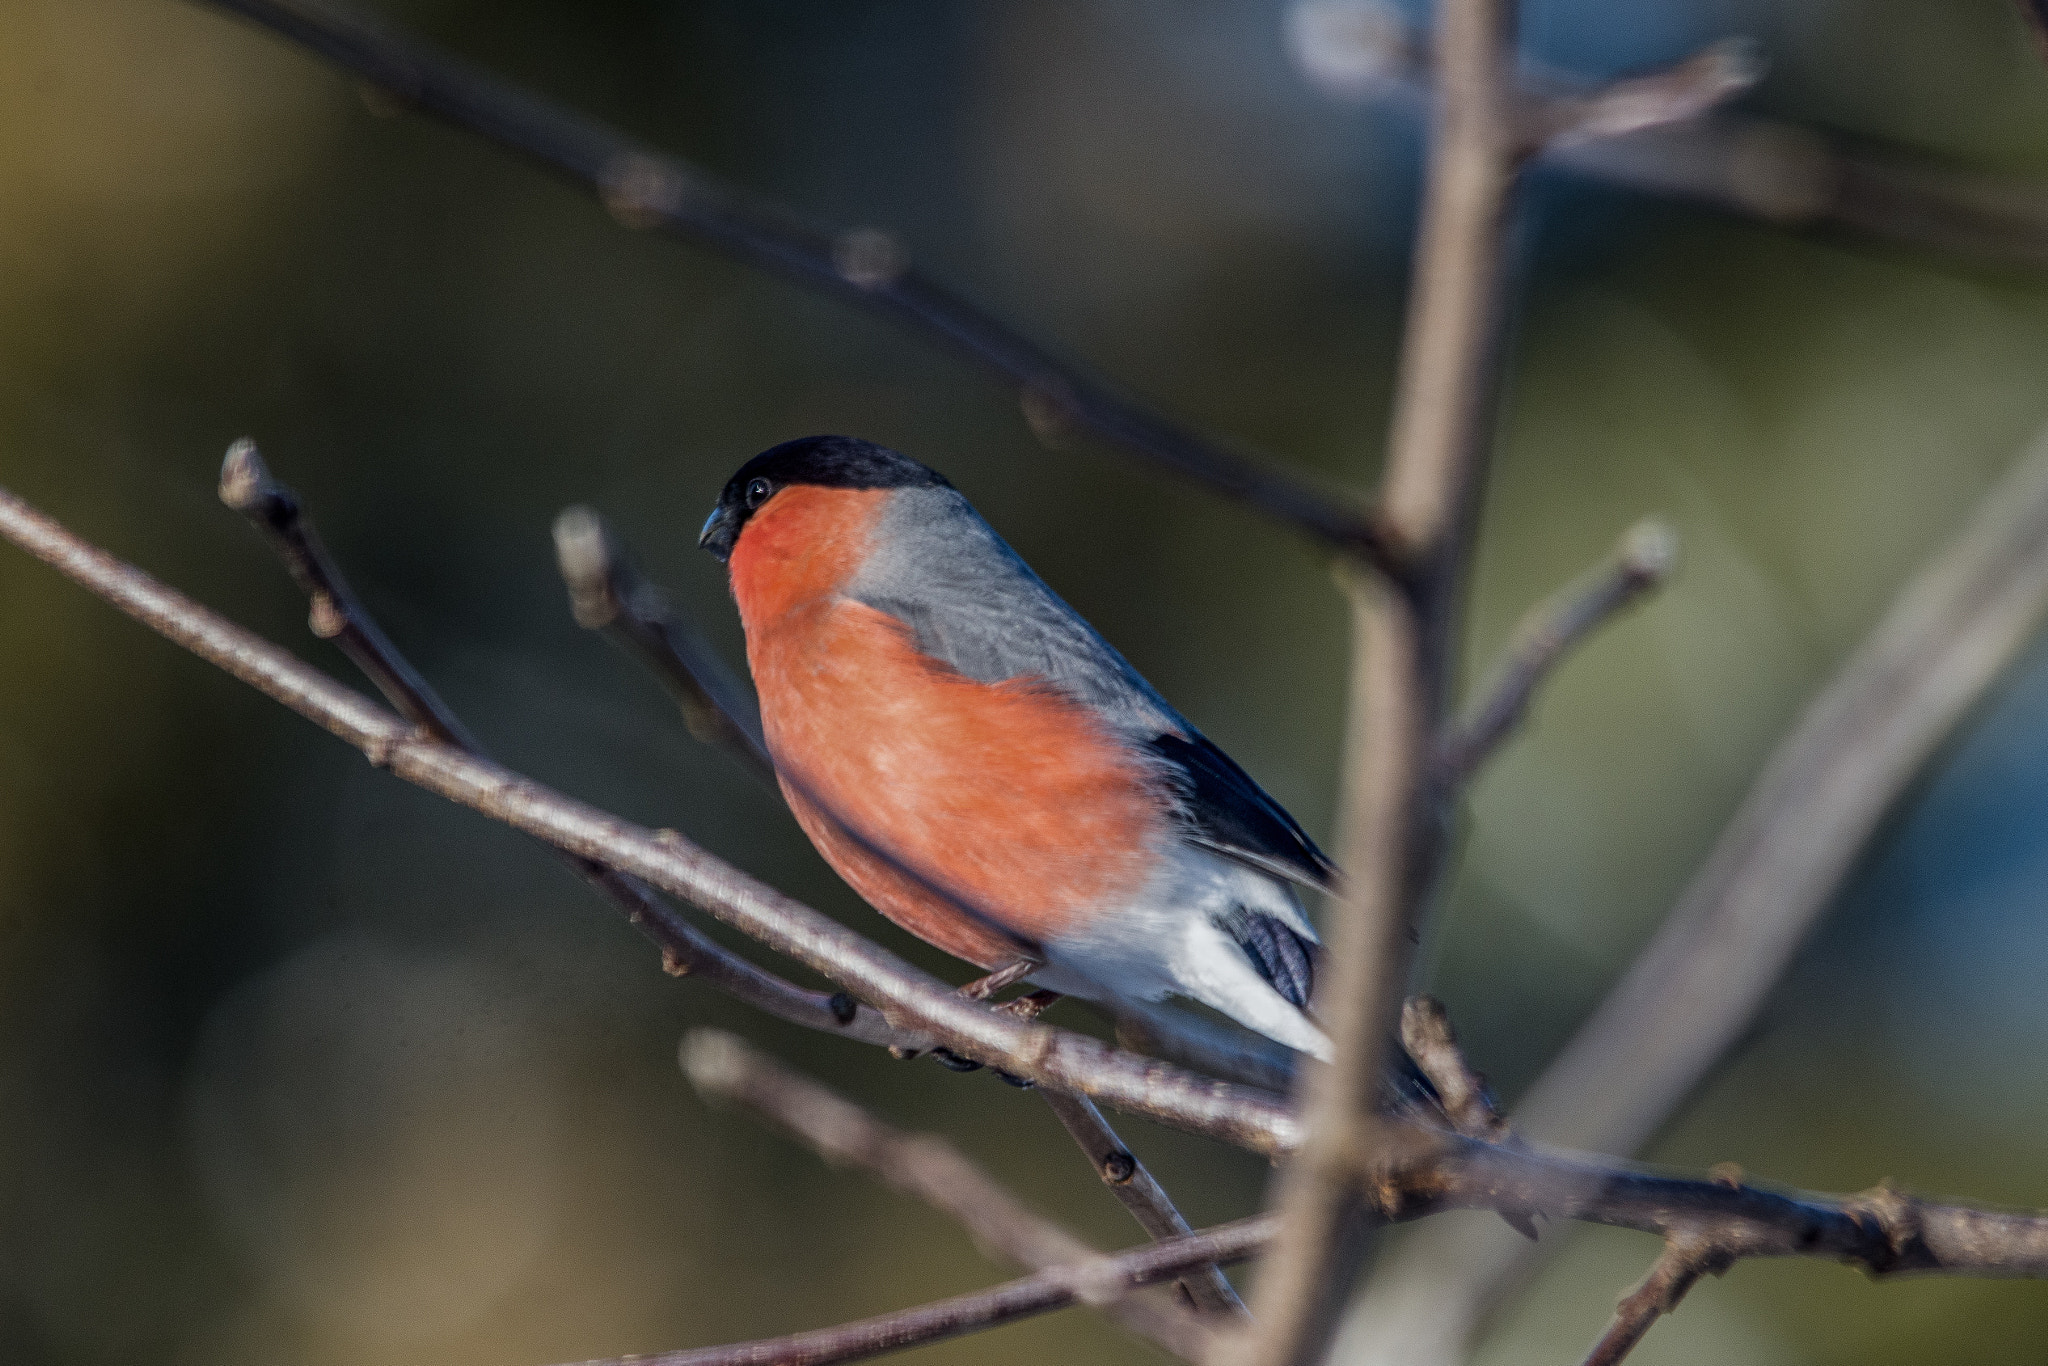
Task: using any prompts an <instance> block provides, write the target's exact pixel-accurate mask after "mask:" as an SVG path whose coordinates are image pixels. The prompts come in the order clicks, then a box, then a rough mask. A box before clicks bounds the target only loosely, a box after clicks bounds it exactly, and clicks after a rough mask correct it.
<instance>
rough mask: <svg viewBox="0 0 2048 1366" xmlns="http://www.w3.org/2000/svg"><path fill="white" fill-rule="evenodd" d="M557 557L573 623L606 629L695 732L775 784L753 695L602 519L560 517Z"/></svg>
mask: <svg viewBox="0 0 2048 1366" xmlns="http://www.w3.org/2000/svg"><path fill="white" fill-rule="evenodd" d="M555 559H556V561H557V562H558V563H559V564H560V566H561V570H562V581H563V583H565V584H566V585H567V586H568V589H569V607H570V610H571V611H572V612H573V613H574V614H575V617H576V624H577V625H578V626H582V627H585V628H587V629H589V630H593V631H602V632H604V633H605V635H607V636H609V637H610V638H611V639H612V641H613V642H614V643H616V644H617V645H619V646H620V647H621V648H623V649H624V650H625V651H626V652H627V653H628V654H631V655H633V656H634V657H635V658H637V659H638V660H639V661H640V662H641V663H642V664H645V665H646V666H647V667H648V668H649V669H650V670H652V671H653V673H654V676H655V677H656V678H658V679H660V680H661V681H662V684H663V686H665V687H666V688H667V689H668V691H669V695H670V696H672V697H673V698H675V700H676V705H677V706H678V707H680V708H681V709H682V713H683V723H684V724H685V725H686V726H688V727H689V730H690V734H692V735H694V736H696V737H697V739H699V740H701V741H703V742H704V743H705V744H707V745H712V746H715V747H717V748H719V749H723V750H725V751H726V752H727V753H728V754H730V755H732V756H733V757H734V758H735V759H738V760H739V761H740V763H741V764H742V765H743V766H745V768H746V769H747V771H748V772H749V773H752V774H753V775H754V776H755V777H756V778H758V779H760V780H761V781H762V782H764V783H766V784H767V785H768V786H769V787H771V788H772V787H774V786H775V764H774V762H773V761H772V760H770V759H769V757H768V745H767V742H766V741H765V740H763V739H762V738H761V712H760V708H759V707H757V706H756V705H755V703H754V698H753V694H752V693H751V692H750V691H749V690H748V688H747V685H746V684H745V683H743V682H741V681H740V679H739V678H738V677H737V676H735V675H734V673H733V671H732V670H731V669H729V668H727V667H726V664H725V661H724V660H722V659H720V658H719V657H718V652H717V651H716V650H713V649H712V648H711V645H710V643H709V642H707V641H706V640H705V639H704V637H703V636H702V635H700V634H699V633H698V631H697V629H696V628H695V627H694V626H692V625H691V624H690V623H689V622H688V621H687V620H685V619H684V618H683V617H681V616H678V615H677V614H676V611H675V609H674V608H672V607H671V606H669V601H668V595H667V594H665V593H663V592H662V591H661V589H660V588H658V587H656V586H655V585H654V584H653V583H652V582H650V581H649V580H648V579H647V578H646V576H644V575H643V574H641V572H640V569H639V567H638V566H637V565H635V564H634V563H633V557H632V556H631V555H630V554H628V553H627V551H626V548H625V547H624V546H623V545H621V544H620V543H619V541H618V538H617V537H615V536H613V535H612V531H611V528H610V527H608V526H606V525H605V521H604V519H603V518H602V517H600V516H598V515H597V514H596V513H595V512H593V511H591V510H590V509H589V508H586V507H572V508H568V509H566V510H565V511H564V512H563V513H562V515H561V516H559V517H557V518H555Z"/></svg>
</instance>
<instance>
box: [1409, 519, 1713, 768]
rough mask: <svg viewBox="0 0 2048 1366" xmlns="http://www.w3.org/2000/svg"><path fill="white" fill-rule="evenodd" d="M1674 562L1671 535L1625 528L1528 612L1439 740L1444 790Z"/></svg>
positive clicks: (1655, 526) (1655, 524)
mask: <svg viewBox="0 0 2048 1366" xmlns="http://www.w3.org/2000/svg"><path fill="white" fill-rule="evenodd" d="M1677 562H1678V538H1677V536H1676V535H1674V534H1673V532H1672V531H1671V529H1670V527H1668V526H1667V525H1666V524H1665V523H1663V522H1662V521H1659V520H1657V519H1655V518H1649V519H1646V520H1644V521H1641V522H1638V523H1636V525H1635V526H1633V527H1631V528H1629V530H1628V532H1627V533H1626V534H1625V535H1623V536H1622V538H1621V542H1620V544H1618V545H1617V546H1616V547H1615V550H1614V554H1613V556H1612V557H1611V558H1610V559H1609V560H1608V561H1607V563H1606V564H1604V565H1602V566H1601V567H1600V568H1599V569H1597V570H1595V571H1594V572H1593V573H1592V574H1591V575H1590V576H1589V577H1588V578H1586V579H1584V580H1583V581H1581V582H1579V583H1577V584H1573V585H1570V586H1568V587H1566V588H1564V589H1563V590H1561V591H1560V592H1558V593H1557V594H1555V595H1553V596H1552V597H1551V598H1549V599H1548V600H1547V601H1545V602H1542V603H1539V604H1538V605H1537V606H1536V607H1534V608H1532V609H1530V611H1529V612H1528V614H1527V615H1526V616H1524V617H1523V618H1522V620H1521V623H1520V624H1519V625H1517V626H1516V628H1515V634H1514V639H1513V642H1512V643H1511V644H1510V645H1509V647H1508V656H1507V659H1506V661H1505V662H1504V663H1503V664H1502V665H1501V666H1500V669H1499V672H1498V674H1497V676H1496V677H1495V679H1494V681H1493V684H1492V686H1491V688H1490V689H1489V690H1488V691H1487V692H1486V693H1485V694H1484V695H1483V696H1482V697H1481V699H1480V701H1479V702H1478V703H1477V704H1476V705H1475V706H1473V707H1472V708H1471V709H1470V710H1469V711H1467V712H1466V714H1465V716H1464V717H1463V718H1462V719H1461V720H1459V721H1458V722H1457V723H1456V724H1455V725H1453V726H1452V727H1451V730H1450V733H1449V734H1448V735H1447V736H1446V737H1445V738H1444V739H1443V740H1442V742H1441V743H1440V744H1439V745H1438V748H1437V768H1438V779H1439V782H1440V783H1441V784H1442V788H1443V791H1444V792H1445V793H1446V794H1449V793H1453V792H1456V791H1457V790H1458V788H1460V787H1462V786H1463V785H1464V784H1465V783H1466V782H1468V781H1469V780H1470V779H1471V777H1472V775H1473V774H1474V773H1475V772H1477V771H1478V768H1479V766H1480V765H1481V764H1482V763H1484V762H1485V761H1486V759H1487V757H1488V756H1489V755H1491V754H1492V753H1493V752H1494V751H1495V750H1497V749H1498V748H1499V747H1500V745H1501V742H1502V741H1504V740H1506V739H1507V737H1508V736H1509V735H1511V734H1513V733H1514V731H1515V728H1516V727H1517V726H1519V725H1520V724H1521V723H1522V718H1523V717H1524V716H1525V715H1526V714H1527V712H1528V709H1529V702H1530V699H1531V698H1533V697H1534V696H1535V694H1536V689H1537V688H1538V687H1540V686H1541V685H1542V684H1543V681H1544V680H1545V679H1546V678H1548V677H1549V675H1550V672H1551V670H1552V669H1554V668H1555V667H1556V666H1557V664H1558V661H1560V660H1561V659H1563V657H1564V655H1565V652H1566V651H1568V650H1570V649H1571V648H1572V647H1573V646H1575V645H1577V644H1578V643H1579V642H1580V641H1582V640H1584V639H1585V638H1586V637H1587V636H1589V635H1591V634H1592V633H1593V632H1594V631H1595V630H1597V629H1598V628H1599V627H1600V626H1602V625H1604V624H1605V623H1607V622H1608V621H1611V620H1612V619H1613V618H1614V617H1615V616H1617V615H1618V614H1619V613H1621V612H1622V611H1623V610H1624V609H1626V608H1628V607H1629V606H1631V605H1633V604H1634V603H1636V602H1637V601H1639V600H1640V599H1641V598H1642V597H1643V596H1644V595H1646V594H1648V593H1649V592H1650V591H1651V590H1653V589H1655V588H1657V587H1659V586H1660V585H1661V584H1663V583H1664V582H1665V580H1667V579H1668V578H1670V576H1671V571H1672V570H1673V569H1674V568H1675V567H1676V565H1677Z"/></svg>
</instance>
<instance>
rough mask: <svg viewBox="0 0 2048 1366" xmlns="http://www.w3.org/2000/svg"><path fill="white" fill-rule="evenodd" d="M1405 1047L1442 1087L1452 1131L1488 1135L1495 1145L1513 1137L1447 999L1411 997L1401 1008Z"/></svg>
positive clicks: (1441, 1101) (1439, 1095) (1441, 1098)
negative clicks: (1470, 1058) (1468, 1053)
mask: <svg viewBox="0 0 2048 1366" xmlns="http://www.w3.org/2000/svg"><path fill="white" fill-rule="evenodd" d="M1401 1046H1402V1047H1403V1048H1405V1049H1407V1050H1408V1056H1409V1057H1410V1058H1412V1059H1414V1061H1415V1065H1416V1066H1417V1067H1418V1068H1420V1069H1422V1075H1423V1076H1425V1077H1428V1078H1429V1084H1430V1085H1431V1086H1433V1087H1435V1088H1436V1094H1437V1101H1438V1103H1439V1104H1440V1105H1442V1106H1443V1111H1444V1117H1445V1118H1446V1119H1448V1120H1450V1122H1451V1128H1452V1129H1454V1130H1456V1131H1457V1132H1458V1133H1461V1134H1463V1135H1464V1136H1465V1137H1467V1138H1483V1139H1485V1140H1487V1141H1488V1142H1490V1143H1498V1142H1501V1141H1502V1140H1504V1139H1505V1138H1507V1136H1508V1124H1507V1121H1506V1120H1504V1119H1502V1118H1501V1116H1500V1111H1499V1110H1498V1109H1496V1108H1495V1107H1494V1103H1493V1095H1492V1093H1490V1092H1489V1091H1488V1090H1487V1089H1486V1078H1485V1077H1482V1076H1480V1075H1479V1073H1477V1072H1476V1071H1474V1070H1473V1069H1472V1064H1471V1063H1469V1062H1467V1061H1466V1060H1465V1052H1464V1050H1463V1049H1461V1048H1459V1047H1458V1035H1457V1032H1456V1031H1455V1030H1453V1029H1452V1028H1451V1017H1450V1015H1449V1013H1448V1012H1446V1011H1445V1010H1444V1003H1443V1002H1442V1001H1439V1000H1437V998H1436V997H1434V996H1411V997H1409V998H1408V1001H1407V1002H1406V1003H1405V1004H1404V1005H1403V1006H1402V1007H1401Z"/></svg>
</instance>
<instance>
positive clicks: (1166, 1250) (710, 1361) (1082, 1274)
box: [579, 1216, 1272, 1366]
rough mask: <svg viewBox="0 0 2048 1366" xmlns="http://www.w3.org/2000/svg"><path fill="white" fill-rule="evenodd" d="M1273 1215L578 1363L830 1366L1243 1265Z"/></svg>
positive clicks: (1267, 1229) (1263, 1237)
mask: <svg viewBox="0 0 2048 1366" xmlns="http://www.w3.org/2000/svg"><path fill="white" fill-rule="evenodd" d="M1271 1232H1272V1221H1271V1218H1270V1217H1269V1216H1261V1217H1259V1218H1256V1219H1240V1220H1238V1221H1237V1222H1236V1223H1234V1224H1220V1225H1218V1226H1217V1227H1215V1228H1212V1229H1208V1230H1205V1231H1204V1232H1201V1233H1194V1234H1190V1235H1188V1236H1187V1237H1185V1238H1174V1239H1171V1240H1169V1241H1167V1242H1163V1243H1147V1244H1146V1245H1145V1246H1143V1247H1138V1248H1132V1249H1131V1250H1129V1251H1126V1252H1119V1253H1116V1254H1115V1255H1114V1256H1101V1257H1093V1258H1090V1259H1089V1260H1088V1261H1085V1262H1080V1263H1076V1264H1073V1265H1068V1266H1060V1267H1054V1268H1052V1269H1051V1270H1048V1271H1041V1272H1038V1273H1037V1274H1035V1275H1031V1276H1026V1277H1025V1278H1024V1279H1022V1280H1018V1281H1011V1282H1009V1283H1008V1284H1006V1285H999V1286H996V1287H995V1288H994V1289H991V1290H977V1291H974V1292H973V1293H971V1294H966V1295H955V1296H953V1297H952V1298H951V1299H944V1300H938V1301H936V1302H934V1303H932V1304H925V1305H919V1306H918V1307H917V1308H915V1309H902V1310H898V1311H897V1312H895V1313H893V1314H882V1315H878V1316H877V1317H875V1318H871V1319H860V1320H858V1321H856V1322H853V1323H843V1324H840V1325H839V1326H838V1327H836V1328H820V1329H816V1330H814V1331H812V1332H808V1333H792V1334H790V1335H789V1336H788V1337H781V1338H764V1339H762V1340H760V1341H758V1342H741V1343H734V1344H733V1345H731V1346H728V1347H699V1348H695V1349H693V1350H690V1351H683V1352H657V1353H654V1354H652V1355H650V1356H630V1357H608V1358H606V1359H604V1360H602V1361H590V1362H582V1363H579V1366H827V1363H830V1362H838V1361H859V1360H861V1359H862V1358H864V1357H871V1356H877V1355H879V1354H881V1353H883V1352H896V1351H901V1350H903V1349H904V1348H906V1347H918V1346H922V1345H923V1344H925V1343H928V1342H939V1341H943V1340H944V1339H946V1338H953V1337H959V1336H961V1335H962V1334H965V1333H979V1332H982V1331H984V1330H986V1329H990V1328H997V1327H1000V1326H1002V1325H1003V1324H1005V1323H1010V1322H1013V1321H1014V1320H1017V1319H1021V1318H1028V1317H1029V1316H1031V1315H1033V1314H1043V1313H1047V1312H1049V1311H1051V1310H1054V1309H1065V1308H1067V1307H1068V1306H1069V1305H1073V1304H1092V1305H1103V1304H1110V1303H1114V1302H1115V1301H1116V1300H1118V1299H1120V1298H1122V1297H1123V1296H1125V1295H1128V1294H1129V1293H1130V1292H1132V1291H1133V1290H1137V1289H1139V1288H1141V1287H1143V1286H1147V1285H1157V1284H1158V1283H1159V1282H1161V1281H1170V1280H1172V1279H1173V1278H1174V1277H1175V1276H1177V1275H1179V1274H1180V1273H1181V1272H1183V1271H1186V1270H1187V1269H1188V1268H1189V1267H1191V1266H1199V1265H1201V1264H1202V1263H1204V1262H1238V1261H1243V1260H1244V1259H1245V1258H1246V1257H1248V1256H1250V1255H1251V1254H1252V1253H1253V1252H1254V1251H1256V1250H1257V1249H1258V1247H1259V1246H1260V1245H1261V1244H1263V1243H1264V1242H1265V1241H1266V1239H1267V1238H1268V1237H1269V1236H1271Z"/></svg>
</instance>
